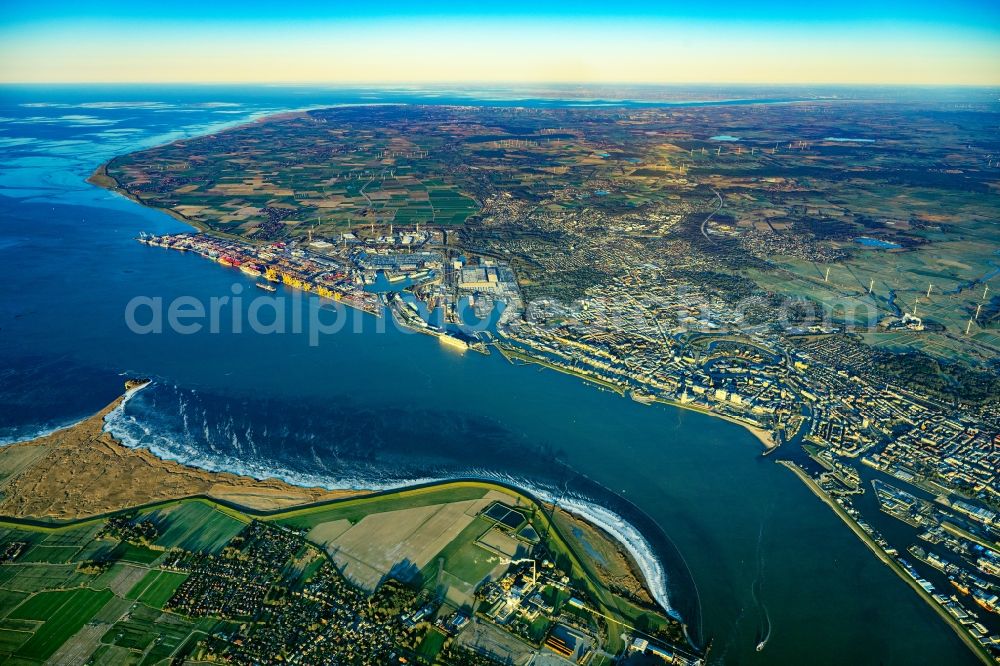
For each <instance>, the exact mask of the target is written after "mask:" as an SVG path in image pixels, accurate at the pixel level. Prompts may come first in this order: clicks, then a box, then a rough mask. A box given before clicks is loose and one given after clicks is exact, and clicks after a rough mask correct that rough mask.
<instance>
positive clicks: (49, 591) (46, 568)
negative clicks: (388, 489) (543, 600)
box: [0, 482, 641, 665]
mask: <svg viewBox="0 0 1000 666" xmlns="http://www.w3.org/2000/svg"><path fill="white" fill-rule="evenodd" d="M491 490H496V488H495V487H493V486H491V485H489V484H486V483H479V482H456V483H451V484H444V485H441V486H433V487H428V488H419V489H410V490H404V491H400V492H395V493H388V494H385V495H380V496H374V497H359V498H351V499H348V500H343V501H339V502H334V503H329V504H326V505H322V506H314V507H307V508H303V509H297V510H290V511H286V512H282V513H278V514H275V515H272V516H268V517H267V519H268V520H273V521H275V522H277V523H279V524H284V525H289V526H294V527H301V528H309V527H311V526H312V525H315V524H317V523H321V522H327V521H331V520H343V519H347V520H351V521H358V520H360V519H361V518H362V517H364V516H367V515H371V514H374V513H379V512H388V511H395V510H400V509H407V508H419V507H434V506H437V505H441V504H445V503H448V502H467V501H474V500H476V499H481V498H483V497H484V496H485V495H486V493H488V492H490V491H491ZM505 494H506V495H508V496H509V499H507V500H505V502H508V503H511V504H513V505H517V506H521V507H522V508H524V507H525V504H526V501H527V500H526V499H525V498H522V497H519V496H517V495H516V494H514V493H511V492H509V491H505ZM528 512H529V513H532V515H533V518H532V519H533V520H536V521H538V522H537V523H536V526H537V527H539V528H542V527H543V526H544V521H545V518H544V515H543V514H540V513H539V512H530V511H528ZM469 516H470V519H471V521H472V522H471V523H469V524H468V525H466V527H465V528H464V529H462V531H461V532H460V533H458V535H457V536H456V537H455V538H453V539H452V540H451V541H450V542H448V543H447V545H446V546H445V547H444V548H443V549H442V550H441V551H440V552H438V553H436V554H435V556H434V557H433V558H432V563H431V564H429V565H428V566H426V567H425V569H424V570H423V571H421V572H420V573H421V575H422V582H423V584H424V589H425V592H423V594H426V593H427V591H429V592H430V593H431V594H433V592H434V590H433V589H430V588H432V587H434V586H435V584H436V583H437V582H438V581H440V582H441V583H442V584H443V585H444V587H446V588H447V589H448V592H449V593H448V595H447V597H446V599H445V601H446V603H448V604H451V605H456V604H461V603H465V602H464V601H462V600H463V599H471V594H472V591H473V589H474V588H475V585H476V584H477V583H479V582H480V581H481V580H482V579H483V578H484V577H485V576H486V575H487V574H488V573H490V572H491V571H492V570H493V569H494V568H495V567H496V566H497V565H498V564H499V563H500V561H499V559H498V558H497V556H496V555H494V554H492V553H490V552H489V551H487V550H485V549H484V548H482V547H480V546H478V545H477V544H476V541H477V539H479V538H480V537H481V536H482V534H483V533H484V532H486V531H487V530H489V529H490V528H491V526H492V522H491V521H488V520H486V519H485V518H482V517H480V516H476V517H475V518H472V517H471V514H469ZM147 517H148V518H150V519H153V520H155V521H157V524H158V525H160V526H161V527H162V528H163V532H162V533H161V535H160V538H159V539H158V541H159V542H160V545H162V546H166V545H167V544H172V545H174V547H176V544H186V545H187V547H188V548H191V549H195V552H205V551H206V550H210V549H217V548H219V547H220V545H221V543H225V542H223V541H222V539H223V536H224V535H225V534H234V533H235V532H236V531H237V530H238V528H242V527H243V526H244V525H245V524H246V523H245V522H244V521H249V520H250V517H249V516H248V515H246V514H242V513H240V512H237V511H235V510H234V509H230V508H225V507H222V506H221V505H214V504H212V503H211V502H207V501H204V500H182V501H177V502H172V503H170V504H169V505H167V506H159V507H157V508H151V509H148V510H146V511H144V512H142V513H140V515H139V516H137V518H138V519H145V518H147ZM241 518H242V520H241ZM100 526H101V521H100V520H97V521H96V522H95V521H90V522H88V523H87V524H86V525H81V526H79V527H74V528H66V527H56V528H51V529H47V528H32V529H31V531H28V530H24V531H22V530H18V529H14V528H10V529H5V530H4V533H3V534H4V537H5V538H7V539H10V540H17V541H29V542H31V543H33V544H35V545H34V546H33V548H32V549H33V550H36V551H37V550H38V549H39V548H41V549H42V550H41V551H39V552H40V553H41V554H43V555H44V557H42V558H40V559H44V560H48V559H58V560H62V559H66V558H72V559H71V561H70V562H68V563H65V564H58V563H57V564H49V563H44V562H32V561H27V560H28V559H29V558H22V559H23V560H24V561H21V560H15V561H14V562H13V563H6V564H3V565H0V602H2V604H3V605H4V607H0V615H2V614H3V612H6V615H7V617H4V618H2V619H0V661H3V659H4V658H8V659H9V660H12V661H13V662H14V663H38V662H41V661H45V660H46V659H49V658H51V656H52V655H53V654H55V653H56V651H57V650H59V648H60V647H61V646H63V645H64V644H65V643H66V642H67V641H68V640H69V639H70V638H71V637H73V636H74V635H75V634H76V633H77V632H78V631H80V629H81V628H83V627H84V626H85V625H87V624H88V623H92V624H94V625H96V626H107V625H111V626H110V627H109V628H108V629H107V631H105V632H104V633H103V635H102V636H101V637H100V643H101V645H100V646H98V647H97V648H95V651H94V652H93V654H91V655H90V659H89V663H92V664H95V665H96V664H139V663H141V664H149V665H152V664H160V663H162V662H163V661H164V660H166V659H169V658H176V657H177V655H178V654H180V653H183V654H189V653H190V651H191V650H193V649H195V646H196V644H197V642H198V637H199V636H200V637H204V636H205V635H206V633H211V632H213V631H216V630H218V629H220V628H228V630H231V629H233V628H234V626H235V625H233V624H231V623H230V622H226V621H223V620H220V619H217V618H214V617H206V618H201V619H193V618H187V617H185V616H183V615H178V614H176V613H173V612H164V611H163V610H162V609H163V606H164V605H165V604H166V602H167V601H168V600H169V599H170V598H171V597H172V596H173V594H174V593H175V591H176V590H177V588H178V587H179V586H180V585H181V584H183V583H184V581H185V580H187V579H188V578H189V576H190V574H187V573H178V572H174V571H167V570H163V569H156V568H153V569H147V565H148V564H149V563H151V562H153V561H155V560H157V559H159V558H161V557H164V556H165V554H164V551H159V550H153V549H150V548H146V547H142V546H136V545H132V544H126V543H115V542H114V541H111V540H108V539H100V540H98V539H96V534H97V533H98V531H99V529H100ZM234 535H235V534H234ZM230 538H231V537H230ZM38 544H44V545H38ZM549 545H550V547H552V548H554V549H555V552H556V553H557V554H558V553H563V554H564V555H565V557H567V558H569V561H570V562H569V567H570V571H571V575H572V576H573V577H574V578H577V577H582V579H581V580H580V581H578V582H579V583H581V584H583V585H584V586H585V587H586V588H587V589H588V590H591V591H592V593H593V594H595V595H596V598H597V599H599V600H600V605H599V606H598V607H599V608H603V609H604V610H606V611H607V610H610V609H620V611H621V612H622V613H624V614H625V615H626V616H627V617H628V618H630V620H632V619H635V618H637V617H639V616H640V615H641V613H640V612H637V609H635V608H634V607H631V606H630V605H629V604H627V603H625V602H624V601H622V600H621V599H617V598H614V597H613V596H612V595H610V594H609V593H607V591H606V590H601V589H598V588H597V587H595V586H594V584H593V582H592V579H589V574H588V573H587V572H586V571H585V570H584V569H583V568H582V565H581V563H580V562H579V561H578V560H576V558H575V556H574V555H573V554H572V553H570V552H567V551H566V550H564V549H565V545H564V544H562V542H561V541H558V540H555V541H552V542H551V543H550V544H549ZM70 550H72V551H74V552H76V553H77V554H76V555H72V554H67V553H68V551H70ZM63 551H65V552H63ZM56 553H59V556H58V557H56V556H55V554H56ZM26 554H27V553H26ZM85 554H89V555H99V556H100V557H102V558H104V564H103V566H102V565H101V564H100V563H94V562H93V561H91V560H86V563H87V567H85V568H84V569H83V571H81V570H78V569H77V565H78V564H79V563H83V562H84V561H85V558H84V557H83V556H84V555H85ZM439 560H440V561H441V562H442V563H443V573H442V575H441V576H440V578H439V577H438V571H437V566H438V561H439ZM327 561H328V560H327V559H326V556H324V555H323V554H322V553H321V552H320V551H319V550H317V549H315V547H314V546H311V545H309V544H307V543H306V544H303V545H302V547H301V548H300V549H299V550H298V551H297V552H295V553H294V554H293V555H292V556H291V557H290V558H289V559H287V560H286V562H285V564H284V568H283V569H282V570H281V575H280V580H281V586H282V587H281V588H274V591H278V590H280V589H282V588H283V587H284V586H290V587H291V588H295V587H296V586H298V585H300V584H302V582H303V581H306V580H309V579H310V578H311V577H312V576H313V575H315V574H317V573H318V572H319V568H320V566H321V565H323V564H324V563H325V562H327ZM84 571H91V573H84ZM137 578H138V580H136V579H137ZM123 583H127V586H125V587H124V589H123ZM269 594H270V592H269ZM281 594H284V592H280V591H278V596H277V597H276V598H280V596H281ZM614 612H618V611H617V610H616V611H614ZM543 629H544V627H542V626H541V625H539V626H538V627H537V630H538V632H539V634H541V633H543ZM444 641H445V636H444V635H443V634H441V633H440V632H438V631H436V630H432V631H430V632H429V633H428V634H427V635H425V637H424V638H423V640H422V641H421V642H420V644H419V646H418V647H417V648H416V652H417V654H416V655H415V657H416V658H417V659H418V660H423V661H426V662H427V663H432V662H433V661H434V658H435V656H436V655H437V654H438V652H439V651H440V650H441V647H442V644H443V642H444ZM83 645H86V644H85V643H83Z"/></svg>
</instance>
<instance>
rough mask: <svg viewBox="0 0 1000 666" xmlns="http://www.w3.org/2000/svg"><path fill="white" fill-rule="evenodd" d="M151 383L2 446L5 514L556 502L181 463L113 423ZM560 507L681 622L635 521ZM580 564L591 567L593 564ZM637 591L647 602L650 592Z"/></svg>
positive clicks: (131, 385)
mask: <svg viewBox="0 0 1000 666" xmlns="http://www.w3.org/2000/svg"><path fill="white" fill-rule="evenodd" d="M149 384H150V382H149V381H148V380H143V381H141V382H136V381H129V382H126V391H125V393H124V394H123V395H121V396H119V397H118V398H116V399H115V400H114V401H112V402H111V403H110V404H108V405H107V406H105V407H104V408H103V409H101V410H100V411H98V412H96V413H95V414H93V415H91V416H89V417H86V418H84V419H81V420H80V421H77V422H76V423H73V424H70V425H68V426H65V427H63V428H59V429H56V430H53V431H52V432H49V433H46V434H43V435H41V436H39V437H35V438H33V439H28V440H22V441H18V442H14V443H11V444H7V445H4V446H2V447H0V520H2V519H3V518H9V519H12V520H15V521H24V522H36V523H39V524H48V523H53V524H55V523H62V522H76V521H82V520H89V519H93V518H94V517H95V516H100V515H107V514H111V513H115V512H121V511H127V510H129V509H132V508H135V507H138V506H146V505H152V504H157V503H167V502H172V501H178V500H182V499H188V498H192V497H203V498H205V499H208V500H214V501H218V502H220V503H222V504H230V505H234V506H239V507H241V508H244V509H248V510H250V511H254V512H258V513H262V514H264V513H272V512H278V511H289V510H295V509H298V508H300V507H308V506H311V505H317V504H323V503H328V502H332V501H339V500H348V499H359V498H364V497H374V496H377V495H382V494H391V493H396V492H408V491H414V490H418V489H425V488H434V487H438V486H442V485H447V484H450V483H463V482H474V483H478V484H485V485H492V486H495V487H496V488H498V489H503V490H505V491H506V492H507V493H515V494H518V495H519V496H522V497H523V498H524V499H525V500H527V501H531V502H534V503H536V504H539V505H540V506H541V505H542V503H549V499H548V498H547V497H546V496H545V493H544V491H541V490H538V489H535V488H530V487H526V485H525V484H523V483H517V482H516V481H515V480H503V479H489V478H482V479H452V478H447V479H418V480H414V481H410V482H406V483H400V484H393V485H391V486H386V487H382V488H371V489H356V488H335V487H329V486H328V485H320V484H316V485H307V484H306V483H301V484H299V483H295V482H294V481H289V480H283V479H280V478H277V477H275V476H267V477H264V478H255V477H253V476H250V475H247V474H240V473H234V472H232V471H225V470H221V469H219V470H211V469H204V468H201V467H197V466H193V465H190V464H185V463H183V462H180V461H177V460H171V459H169V458H166V457H163V456H160V455H157V454H156V453H154V452H152V451H150V450H148V449H146V448H140V447H132V446H129V445H126V444H124V443H122V442H121V441H119V440H118V439H116V438H115V436H114V435H113V434H111V433H110V432H109V431H108V430H107V429H106V423H107V419H108V416H109V415H111V414H113V413H115V412H116V411H117V410H120V409H121V408H122V407H123V406H124V405H125V404H126V403H127V402H128V401H129V400H130V399H131V398H132V397H133V396H134V395H135V394H136V393H137V392H139V391H141V390H142V389H143V388H145V387H147V386H148V385H149ZM559 510H560V511H561V512H564V513H566V514H568V515H570V516H572V517H573V518H574V519H576V520H579V521H581V522H583V523H584V524H586V525H587V526H588V527H589V528H590V529H592V530H594V532H595V533H597V534H600V535H601V536H602V538H603V539H604V540H605V541H606V542H607V543H608V544H609V546H610V547H611V548H613V549H615V550H617V551H618V552H621V553H622V555H623V557H624V560H625V562H626V564H627V567H628V575H629V576H630V577H631V578H632V579H633V581H634V582H633V584H632V585H629V584H625V585H622V587H625V588H629V587H635V586H638V587H639V588H641V589H642V590H643V591H645V593H646V596H648V597H649V599H650V600H651V601H652V603H653V605H659V606H660V607H662V610H663V611H665V612H666V613H667V614H668V615H670V616H672V617H675V618H677V615H676V612H675V611H674V610H673V608H672V607H671V606H670V605H669V600H668V597H667V593H666V589H667V588H666V574H665V571H664V569H663V566H662V564H661V563H660V562H659V560H658V559H657V558H656V556H655V555H654V554H653V551H652V548H651V547H650V546H649V544H648V543H647V542H646V541H645V539H644V537H643V536H642V535H641V534H640V533H639V532H638V531H637V530H636V529H635V528H634V527H632V526H631V525H630V524H629V523H627V522H626V521H624V520H623V519H621V518H620V517H619V516H617V515H615V514H613V513H612V512H610V511H607V510H606V509H603V508H602V507H593V508H591V509H588V508H587V507H585V506H583V504H582V503H581V502H576V503H573V505H572V506H560V507H559ZM605 514H607V515H605ZM560 538H561V539H563V540H565V538H564V537H560ZM580 564H581V566H583V562H581V563H580ZM585 568H586V570H587V571H588V572H590V575H592V576H595V577H596V578H597V579H598V580H601V582H602V583H603V584H604V585H605V586H609V584H610V582H612V581H609V580H606V579H605V577H604V576H601V575H596V574H598V573H603V572H596V571H594V570H593V569H592V568H591V567H589V566H587V567H585ZM637 596H638V597H639V598H640V599H641V598H642V596H644V595H637ZM677 619H679V618H677Z"/></svg>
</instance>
